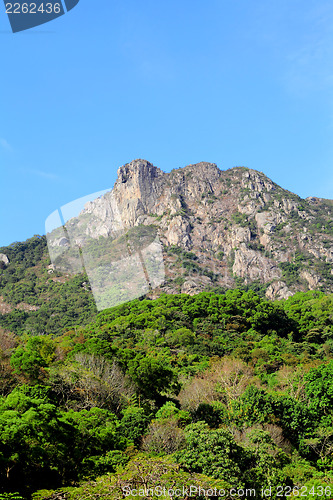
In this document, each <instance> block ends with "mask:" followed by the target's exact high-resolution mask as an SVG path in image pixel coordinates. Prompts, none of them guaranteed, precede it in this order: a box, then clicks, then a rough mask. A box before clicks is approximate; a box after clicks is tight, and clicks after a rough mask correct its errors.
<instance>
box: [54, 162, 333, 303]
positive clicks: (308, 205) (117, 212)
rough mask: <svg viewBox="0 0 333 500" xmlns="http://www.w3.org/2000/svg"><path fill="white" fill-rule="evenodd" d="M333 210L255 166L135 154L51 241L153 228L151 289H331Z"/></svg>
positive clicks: (276, 295) (286, 292) (275, 293)
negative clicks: (164, 165) (157, 252)
mask: <svg viewBox="0 0 333 500" xmlns="http://www.w3.org/2000/svg"><path fill="white" fill-rule="evenodd" d="M332 213H333V201H332V200H324V199H321V198H315V197H310V198H307V199H302V198H300V197H299V196H297V195H296V194H294V193H291V192H290V191H287V190H285V189H283V188H281V187H280V186H278V185H277V184H276V183H274V182H273V181H272V180H271V179H269V178H268V177H267V176H265V175H264V174H263V173H261V172H258V171H256V170H251V169H248V168H244V167H235V168H232V169H229V170H226V171H222V170H220V169H219V168H218V167H217V166H216V165H215V164H212V163H205V162H201V163H198V164H195V165H188V166H186V167H184V168H179V169H177V170H172V171H171V172H170V173H165V172H162V171H161V170H160V169H159V168H157V167H155V166H154V165H152V164H151V163H149V162H148V161H145V160H134V161H132V162H131V163H129V164H126V165H124V166H122V167H121V168H120V169H119V170H118V178H117V181H116V183H115V185H114V188H113V190H112V191H110V192H108V193H107V194H105V195H104V196H102V197H100V198H98V199H96V200H95V201H92V202H89V203H87V204H86V205H85V208H84V210H83V211H82V212H81V213H80V215H79V216H78V217H76V218H73V219H71V220H70V221H69V222H68V223H67V224H66V234H65V233H64V234H62V233H61V232H60V233H59V230H58V232H57V231H55V232H53V233H52V234H51V235H49V242H50V246H51V248H53V249H56V248H57V247H58V249H60V250H61V253H62V252H63V251H64V247H66V245H67V246H70V243H71V245H73V244H74V245H75V244H76V245H78V246H79V247H80V248H85V247H86V248H90V247H89V245H91V242H92V241H93V240H95V241H99V244H100V245H103V243H101V242H102V241H104V245H105V244H106V241H114V240H115V239H117V238H119V235H120V234H124V233H128V234H129V233H130V231H133V228H136V232H137V234H139V233H140V228H144V227H146V228H150V230H151V231H152V236H151V240H153V238H154V235H156V234H158V237H159V240H160V242H161V244H162V246H163V258H164V263H165V272H166V279H165V280H164V282H163V283H161V284H160V286H158V287H154V290H151V291H150V292H149V294H148V295H150V296H152V297H156V296H158V294H159V293H160V292H167V293H176V292H184V293H189V294H194V293H197V292H199V291H202V290H204V289H212V288H214V289H218V288H223V289H226V288H233V287H235V286H247V287H254V288H255V287H256V288H257V289H259V288H261V290H263V291H264V292H265V295H266V297H267V298H269V299H285V298H288V297H289V296H291V295H292V294H294V293H295V292H297V291H307V290H309V289H310V290H317V289H318V290H322V291H325V292H331V291H332V290H333V268H332V262H333V219H332ZM60 231H62V229H61V230H60ZM141 231H144V230H143V229H142V230H141ZM68 235H69V236H68ZM139 236H140V235H139ZM146 236H147V230H146ZM95 246H96V245H95ZM77 248H78V247H77ZM94 248H95V247H94ZM101 248H102V247H101ZM105 248H106V247H105ZM123 250H124V248H123V249H122V251H120V252H118V253H119V254H120V255H122V253H123ZM94 255H95V254H94ZM117 258H118V257H117ZM96 259H98V257H96ZM67 260H68V259H67ZM74 261H75V259H74V258H73V255H72V268H74V270H75V268H76V267H78V269H79V270H80V265H81V261H80V259H79V253H77V260H76V262H77V263H78V266H76V265H74V264H73V263H74ZM118 262H119V259H118ZM60 268H61V266H60ZM76 270H77V269H76ZM88 274H89V273H88Z"/></svg>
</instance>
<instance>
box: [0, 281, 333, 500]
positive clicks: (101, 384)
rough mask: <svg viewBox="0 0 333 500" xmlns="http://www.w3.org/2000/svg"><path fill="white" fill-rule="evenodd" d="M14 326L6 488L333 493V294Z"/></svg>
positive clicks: (3, 362)
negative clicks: (31, 328)
mask: <svg viewBox="0 0 333 500" xmlns="http://www.w3.org/2000/svg"><path fill="white" fill-rule="evenodd" d="M75 279H77V280H79V279H82V278H78V277H77V278H75ZM74 281H75V280H74ZM68 283H69V282H68ZM68 286H69V285H68ZM80 322H81V321H79V322H78V323H80ZM65 326H66V325H65ZM9 330H10V328H7V329H5V328H2V330H1V333H0V377H1V384H0V390H1V396H0V493H1V494H0V499H9V498H13V499H14V498H19V497H20V496H21V497H25V498H30V497H31V495H32V496H33V498H34V499H36V500H42V499H46V498H68V499H77V500H79V499H80V500H82V499H84V498H105V499H106V498H123V497H124V496H126V495H125V494H124V491H126V488H139V487H141V488H143V487H144V485H145V484H146V485H147V486H148V487H154V486H161V487H163V486H165V487H166V488H171V487H174V488H175V487H176V486H177V487H178V486H181V488H182V487H183V486H186V485H196V486H198V487H199V486H201V487H202V488H206V489H208V488H215V487H216V488H217V489H218V490H219V489H220V490H221V489H224V490H225V491H226V494H225V496H223V498H231V496H230V494H229V493H228V492H229V491H230V489H232V488H236V489H240V488H242V489H244V490H245V489H253V490H255V491H256V497H257V498H261V488H262V487H263V488H266V489H268V488H271V490H270V491H271V497H272V498H283V497H288V493H290V492H291V495H293V496H300V493H301V492H302V493H304V494H303V495H302V496H303V498H318V497H319V496H323V497H324V498H325V497H326V498H331V497H332V495H331V489H330V488H331V487H332V490H333V484H332V480H333V455H332V452H333V425H332V415H333V296H332V295H325V294H323V293H322V292H307V293H298V294H296V295H294V296H293V297H291V298H290V299H288V300H286V301H282V302H279V303H272V302H268V301H265V300H264V299H262V298H261V297H260V296H258V295H257V294H256V293H254V292H253V291H247V292H244V291H241V290H230V291H228V292H226V293H223V294H215V293H208V292H204V293H201V294H199V295H197V296H192V297H191V296H188V295H163V296H161V297H160V298H158V299H156V300H147V299H146V300H135V301H133V302H131V303H127V304H123V305H121V306H118V307H115V308H113V309H109V310H106V311H103V312H102V313H100V314H98V315H97V316H96V317H95V318H94V319H93V320H92V321H90V322H89V323H88V324H86V325H84V324H81V326H79V324H76V327H75V328H72V327H68V328H67V329H66V328H65V329H64V330H63V331H62V333H61V332H60V333H61V334H60V335H59V332H57V333H58V335H56V336H55V335H50V334H48V333H49V332H48V330H47V327H46V328H45V331H43V332H31V333H32V334H31V333H30V334H23V335H21V336H17V335H13V334H12V333H10V331H9ZM34 333H35V334H34ZM38 333H43V334H42V335H41V334H38ZM297 487H303V488H305V489H303V490H300V491H297V490H296V489H295V488H297ZM57 488H60V489H61V493H54V492H52V491H50V490H55V489H57ZM123 488H125V490H124V489H123ZM279 488H280V489H279ZM281 488H282V490H281ZM293 488H294V490H293ZM325 488H326V489H325ZM37 491H38V493H37ZM281 491H282V494H280V495H279V493H281ZM292 492H294V493H292ZM139 496H140V495H139V493H138V497H139ZM141 496H142V495H141ZM148 496H151V497H153V496H154V495H148ZM155 496H156V498H157V496H158V495H157V494H156V495H155ZM185 496H186V495H184V496H183V498H184V497H185ZM197 496H198V495H197ZM242 497H243V496H242V494H241V493H240V494H237V495H236V496H235V495H234V496H232V498H242Z"/></svg>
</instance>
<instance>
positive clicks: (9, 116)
mask: <svg viewBox="0 0 333 500" xmlns="http://www.w3.org/2000/svg"><path fill="white" fill-rule="evenodd" d="M0 43H1V60H0V65H1V66H0V67H1V80H0V90H1V92H0V174H1V176H0V183H1V185H0V201H1V203H0V207H1V208H0V245H6V244H9V243H11V242H13V241H20V240H24V239H26V238H28V237H30V236H32V235H33V234H35V233H39V234H43V233H44V222H45V219H46V218H47V216H48V215H49V214H50V213H51V212H53V211H54V210H55V209H57V208H58V207H60V206H61V205H64V204H66V203H68V202H70V201H72V200H74V199H76V198H79V197H83V196H85V195H88V194H89V193H93V192H97V191H100V190H103V189H106V188H109V187H110V186H112V185H113V183H114V181H115V178H116V171H117V168H118V167H119V166H120V165H123V164H124V163H127V162H129V161H131V160H133V159H135V158H144V159H147V160H149V161H151V162H153V163H154V164H155V165H157V166H158V167H160V168H162V169H163V170H165V171H169V170H171V169H172V168H178V167H180V166H185V165H187V164H190V163H197V162H199V161H210V162H215V163H217V164H218V166H219V167H220V168H222V169H227V168H231V167H233V166H239V165H244V166H248V167H250V168H254V169H257V170H260V171H263V172H264V173H265V174H267V175H268V176H269V177H271V178H272V179H273V180H274V181H275V182H277V183H278V184H280V185H282V186H283V187H285V188H287V189H289V190H291V191H294V192H296V193H297V194H299V195H300V196H302V197H306V196H309V195H314V196H319V197H326V198H333V168H332V165H333V141H332V139H333V4H332V2H331V0H330V1H324V0H270V1H267V0H232V1H231V0H206V1H203V0H201V1H198V0H168V1H167V2H166V1H164V2H161V1H157V0H154V1H152V0H144V1H142V2H139V1H138V0H90V1H89V0H80V2H79V4H78V5H77V7H75V8H74V9H73V10H72V11H71V12H69V13H67V14H66V15H65V16H62V17H60V18H58V19H56V20H54V21H52V22H50V23H48V24H46V25H43V26H41V27H39V28H35V29H33V30H29V31H26V32H21V33H17V34H12V33H11V32H10V27H9V22H8V19H7V16H6V14H5V9H4V5H3V3H2V2H1V4H0Z"/></svg>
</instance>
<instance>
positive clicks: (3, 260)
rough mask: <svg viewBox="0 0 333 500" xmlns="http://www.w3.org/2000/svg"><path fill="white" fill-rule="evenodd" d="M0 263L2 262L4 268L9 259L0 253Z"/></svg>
mask: <svg viewBox="0 0 333 500" xmlns="http://www.w3.org/2000/svg"><path fill="white" fill-rule="evenodd" d="M0 262H3V263H4V264H5V265H6V266H8V264H9V259H8V257H7V255H5V254H4V253H0Z"/></svg>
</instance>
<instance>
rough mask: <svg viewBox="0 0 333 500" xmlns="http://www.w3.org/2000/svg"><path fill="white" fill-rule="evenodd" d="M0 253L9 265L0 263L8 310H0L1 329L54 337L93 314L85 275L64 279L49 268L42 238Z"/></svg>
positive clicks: (1, 289)
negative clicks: (4, 312)
mask: <svg viewBox="0 0 333 500" xmlns="http://www.w3.org/2000/svg"><path fill="white" fill-rule="evenodd" d="M1 253H4V254H5V255H6V256H7V257H8V259H9V265H3V263H0V264H2V265H1V266H0V295H1V296H2V298H3V301H4V302H5V303H6V304H9V305H10V306H11V310H10V312H6V314H1V309H0V327H3V328H5V329H8V330H10V331H12V332H15V333H17V334H23V333H29V334H32V335H45V334H46V333H47V334H55V335H57V334H59V333H61V331H63V330H66V329H68V328H70V327H72V326H74V325H76V324H77V323H80V324H82V323H86V322H87V321H88V320H91V318H92V317H93V316H94V314H95V313H96V307H95V303H94V300H93V297H92V295H91V293H90V292H89V289H88V287H87V285H86V283H87V281H88V280H87V277H86V276H85V275H83V274H80V275H76V276H69V275H65V276H63V275H60V274H59V273H57V272H56V271H53V270H52V269H48V267H47V266H48V264H50V260H49V256H48V251H47V245H46V238H45V236H38V235H36V236H34V237H33V238H30V239H29V240H27V241H25V242H23V243H19V242H16V243H13V244H12V245H10V246H8V247H3V248H0V254H1ZM0 306H1V303H0Z"/></svg>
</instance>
